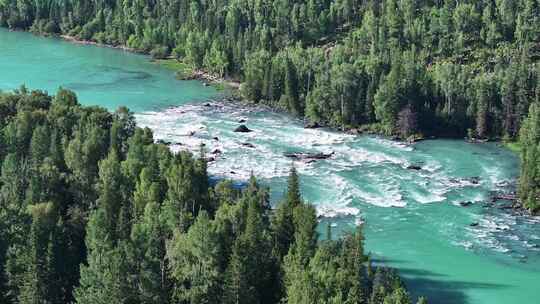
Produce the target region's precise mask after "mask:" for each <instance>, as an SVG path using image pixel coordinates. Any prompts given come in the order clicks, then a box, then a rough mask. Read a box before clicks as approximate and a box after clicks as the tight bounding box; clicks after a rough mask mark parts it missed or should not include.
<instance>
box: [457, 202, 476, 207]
mask: <svg viewBox="0 0 540 304" xmlns="http://www.w3.org/2000/svg"><path fill="white" fill-rule="evenodd" d="M472 204H473V203H472V202H460V203H459V205H460V206H461V207H469V206H471V205H472Z"/></svg>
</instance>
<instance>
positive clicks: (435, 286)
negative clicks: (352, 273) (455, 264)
mask: <svg viewBox="0 0 540 304" xmlns="http://www.w3.org/2000/svg"><path fill="white" fill-rule="evenodd" d="M371 261H372V262H373V264H374V265H385V266H390V267H395V268H397V270H398V271H399V274H400V275H401V277H402V278H403V280H404V281H405V284H406V285H407V289H408V290H409V292H410V293H411V296H412V298H413V299H414V301H413V303H416V301H417V299H418V298H419V297H421V296H425V297H427V298H428V302H429V303H436V304H474V303H471V302H470V299H469V298H468V296H467V294H466V291H467V290H470V289H503V288H508V287H510V285H504V284H490V283H480V282H467V281H452V280H448V279H447V278H446V277H447V276H446V275H445V274H441V273H436V272H433V271H429V270H425V269H417V268H407V267H403V266H400V265H403V263H406V262H407V261H404V260H399V259H386V258H380V257H377V258H373V259H371Z"/></svg>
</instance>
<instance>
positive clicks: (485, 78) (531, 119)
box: [0, 0, 540, 304]
mask: <svg viewBox="0 0 540 304" xmlns="http://www.w3.org/2000/svg"><path fill="white" fill-rule="evenodd" d="M0 26H2V27H7V28H10V29H16V30H28V31H32V32H34V33H38V34H46V35H49V34H50V35H63V36H69V37H72V38H74V39H79V40H84V41H95V42H98V43H102V44H107V45H113V46H125V47H128V48H130V49H133V50H135V51H140V52H144V53H148V54H151V55H152V56H153V57H155V58H169V57H172V58H175V59H177V60H179V61H180V62H182V63H184V64H187V65H189V66H190V67H192V68H193V69H200V70H204V71H207V72H209V73H212V74H213V75H215V76H217V77H223V78H228V79H233V80H237V81H239V82H241V83H242V85H241V86H240V93H241V95H242V97H243V98H245V99H246V100H249V101H251V102H254V103H260V104H265V105H269V106H271V107H273V108H275V109H279V110H282V111H286V112H289V113H291V114H292V115H294V116H296V117H298V118H301V119H303V120H304V121H305V123H306V124H307V125H311V126H316V125H325V126H331V127H334V128H340V129H342V130H351V129H354V130H356V132H362V131H374V132H378V133H383V134H385V135H393V136H397V137H399V138H401V139H407V138H412V139H414V138H419V137H423V136H443V137H461V138H463V137H467V138H469V139H475V140H479V141H482V140H484V139H498V140H504V141H516V142H518V143H519V144H520V147H521V151H520V154H521V160H522V163H521V177H520V181H519V187H518V188H519V189H518V194H519V199H520V202H521V204H522V205H523V206H524V207H525V208H526V209H528V210H531V211H533V212H537V211H539V210H540V65H539V64H538V62H539V60H540V1H539V0H479V1H474V0H464V1H452V0H400V1H398V0H230V1H229V0H204V1H203V0H190V1H187V0H167V1H165V0H147V1H142V0H116V1H115V0H34V1H32V0H0ZM0 168H1V174H0V302H1V303H6V304H15V303H21V304H30V303H32V304H34V303H47V304H49V303H50V304H56V303H79V304H94V303H97V304H111V303H125V304H136V303H156V304H158V303H201V304H202V303H235V304H240V303H246V304H248V303H249V304H251V303H261V304H264V303H302V304H303V303H306V304H307V303H365V304H405V303H412V299H411V297H410V296H409V293H408V291H407V290H406V288H405V286H404V284H403V283H402V281H401V279H400V278H399V275H398V274H397V272H396V271H395V270H393V269H389V268H385V267H382V266H380V265H377V264H375V263H372V261H371V260H370V257H369V254H368V253H367V252H365V251H364V247H363V244H364V238H363V233H362V228H361V227H359V228H358V229H357V231H355V232H354V233H350V234H346V235H344V236H342V237H337V236H333V237H332V230H331V228H330V227H328V231H327V232H326V234H325V235H319V233H318V231H319V230H320V229H319V230H318V229H317V224H318V221H317V216H316V212H315V209H314V207H313V206H311V205H310V204H309V203H307V202H305V201H304V200H303V199H302V195H301V193H300V190H299V178H298V175H297V174H296V170H295V169H294V167H293V168H291V172H290V176H289V179H288V186H287V189H286V193H285V195H284V198H283V199H282V201H281V202H280V203H278V204H277V206H271V205H270V201H269V189H266V188H265V187H263V186H261V185H260V184H259V183H258V182H257V180H256V178H255V177H252V178H251V179H250V180H249V182H248V183H247V184H246V185H244V186H243V187H238V186H237V185H235V184H234V183H233V182H231V181H227V180H223V181H219V182H217V183H213V182H210V179H209V176H208V173H207V161H206V156H205V151H204V147H201V151H200V154H199V155H196V156H194V155H191V154H190V153H188V152H180V153H178V154H174V153H172V152H171V151H170V150H169V148H168V147H167V146H166V145H163V144H156V143H154V138H153V135H152V131H151V130H150V129H142V128H138V127H137V126H136V124H135V119H134V117H133V113H131V112H130V111H129V110H128V109H127V108H120V109H118V110H117V111H116V112H113V113H111V112H108V111H107V110H106V109H103V108H100V107H83V106H81V105H80V104H79V103H78V101H77V97H76V95H75V94H74V93H73V92H71V91H68V90H63V89H61V90H60V91H58V93H57V94H56V95H55V96H50V95H48V94H47V93H45V92H42V91H29V90H28V89H26V88H25V87H22V88H20V89H19V90H16V91H14V92H11V93H0ZM418 303H426V299H424V298H420V299H419V300H418Z"/></svg>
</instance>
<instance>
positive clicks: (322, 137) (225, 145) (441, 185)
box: [0, 29, 540, 304]
mask: <svg viewBox="0 0 540 304" xmlns="http://www.w3.org/2000/svg"><path fill="white" fill-rule="evenodd" d="M21 84H25V85H26V86H27V87H29V88H40V89H45V90H48V91H49V92H50V93H54V92H56V90H57V89H58V87H60V86H62V87H65V88H69V89H72V90H74V91H76V92H77V94H78V96H79V99H80V102H81V103H82V104H85V105H100V106H104V107H106V108H108V109H111V110H114V109H115V108H116V107H118V106H120V105H126V106H128V107H129V108H130V109H132V110H133V111H134V112H136V117H137V121H138V123H139V125H141V126H148V127H150V128H152V129H153V130H154V134H155V137H156V138H158V139H164V140H167V141H170V142H173V143H174V144H175V145H172V146H171V148H172V149H177V150H179V149H196V147H198V146H199V145H200V144H201V143H204V144H206V147H207V150H208V153H210V154H211V153H212V152H214V151H215V150H220V152H222V153H221V154H216V155H215V156H214V157H215V158H216V159H217V160H216V161H215V162H212V163H211V164H210V166H209V171H210V174H211V175H212V176H215V177H219V178H223V177H225V178H231V179H233V180H236V181H238V182H242V181H244V180H246V179H247V178H248V177H249V175H250V173H251V172H253V173H254V174H255V175H256V176H258V177H260V179H261V181H262V182H263V183H264V184H265V185H268V186H270V187H271V189H272V195H271V197H272V200H273V201H277V200H279V198H280V196H281V195H282V193H283V191H284V188H285V180H286V175H287V172H288V170H289V167H290V165H291V160H290V159H288V158H286V157H285V156H284V155H283V154H284V153H290V152H310V153H319V152H322V153H334V154H333V155H332V157H331V158H330V159H328V160H319V161H317V162H312V163H307V162H296V163H295V166H296V167H297V168H298V170H299V172H300V175H301V178H302V190H303V194H304V197H305V199H306V200H307V201H309V202H311V203H313V204H315V205H316V206H317V210H318V213H319V215H320V216H321V222H322V225H321V231H324V230H325V229H324V227H325V226H326V224H327V223H330V224H331V225H332V227H334V228H333V231H334V235H338V234H339V233H340V232H341V231H344V230H350V229H353V228H354V227H355V225H357V224H359V223H361V222H365V233H366V239H367V240H366V247H367V249H368V250H369V251H370V252H371V254H372V258H373V260H375V261H377V262H383V263H385V264H387V265H390V266H395V267H398V268H399V269H400V272H401V274H402V275H403V276H404V278H405V280H406V283H407V285H408V287H409V289H410V290H411V291H412V292H413V295H415V296H417V295H427V296H428V297H429V299H430V300H431V301H430V303H468V304H499V303H500V304H508V303H539V302H540V298H539V296H540V293H539V292H538V286H537V285H538V282H540V219H538V218H533V217H522V216H514V215H512V214H509V213H508V212H506V211H502V210H499V209H497V208H493V207H490V206H488V205H487V202H489V198H490V194H491V192H492V191H508V190H510V189H511V188H512V187H513V185H514V184H515V180H516V178H517V176H518V174H519V160H518V158H517V157H516V155H514V154H513V153H512V152H510V151H508V150H506V149H504V148H502V147H500V146H498V145H497V144H495V143H488V144H468V143H465V142H464V141H462V140H429V141H424V142H420V143H418V144H416V145H414V147H408V146H405V145H401V144H399V143H396V142H393V141H390V140H387V139H384V138H380V137H374V136H359V137H357V136H351V135H345V134H342V133H337V132H332V131H329V130H321V129H317V130H307V129H304V128H302V125H301V123H300V122H299V121H297V120H295V119H293V118H291V117H289V116H287V115H283V114H277V113H272V112H269V111H267V110H264V109H255V108H244V107H239V106H233V105H230V104H222V103H219V102H215V101H212V98H215V97H218V96H219V92H218V91H216V90H215V89H214V88H212V87H205V86H203V85H202V84H201V83H199V82H197V81H178V80H175V79H174V75H173V72H172V71H170V70H167V69H165V68H162V67H160V66H158V65H156V64H153V63H151V62H149V61H148V58H147V57H145V56H142V55H137V54H132V53H126V52H123V51H119V50H114V49H110V48H104V47H96V46H86V45H77V44H72V43H68V42H64V41H61V40H58V39H51V38H42V37H36V36H33V35H31V34H28V33H20V32H8V31H7V30H3V29H0V89H1V90H12V89H16V88H18V87H19V86H20V85H21ZM216 99H217V98H216ZM240 120H245V121H246V124H247V125H248V127H249V128H251V129H253V130H254V132H251V133H234V132H233V130H234V128H236V127H237V126H238V125H239V121H240ZM216 137H217V140H216V139H215V138H216ZM246 143H249V144H250V145H246ZM410 165H419V166H420V167H422V169H421V170H411V169H408V168H407V167H408V166H410ZM468 201H470V202H472V203H473V204H472V205H471V206H469V207H462V206H460V204H459V203H460V202H468ZM471 223H478V225H477V226H475V227H471V226H470V224H471Z"/></svg>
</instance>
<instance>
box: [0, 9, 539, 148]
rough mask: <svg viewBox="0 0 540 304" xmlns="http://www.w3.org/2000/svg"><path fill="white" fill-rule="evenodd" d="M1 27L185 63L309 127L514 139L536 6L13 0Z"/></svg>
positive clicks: (532, 77) (534, 44) (522, 110)
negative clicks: (227, 79) (238, 85)
mask: <svg viewBox="0 0 540 304" xmlns="http://www.w3.org/2000/svg"><path fill="white" fill-rule="evenodd" d="M0 25H3V26H7V27H10V28H15V29H29V30H32V31H34V32H37V33H51V34H64V35H70V36H72V37H76V38H78V39H82V40H93V41H97V42H100V43H105V44H110V45H125V46H127V47H130V48H133V49H136V50H141V51H144V52H147V53H151V54H153V55H154V56H156V57H165V56H168V55H172V56H175V57H177V58H179V59H180V60H182V61H184V62H186V63H189V64H191V65H192V66H194V67H196V68H202V69H205V70H208V71H210V72H212V73H215V74H216V75H220V76H231V77H233V78H236V79H239V80H241V81H242V82H243V86H242V93H243V95H244V97H245V98H247V99H249V100H252V101H255V102H262V103H267V104H270V105H272V106H274V107H276V108H280V109H284V110H287V111H289V112H291V113H293V114H295V115H298V116H299V117H303V118H305V119H306V120H308V121H310V122H311V123H320V124H325V125H331V126H336V127H356V126H359V125H370V126H371V127H372V128H374V129H377V130H378V131H380V132H385V133H387V134H398V135H401V136H402V137H407V136H409V135H412V134H416V133H423V134H425V135H447V136H465V135H468V136H470V137H474V138H486V137H495V138H502V137H506V138H508V139H515V138H516V137H517V136H518V135H519V128H520V126H521V124H522V121H523V119H524V117H525V116H526V114H527V111H528V108H529V105H530V104H531V103H532V102H533V101H535V100H537V99H538V98H539V97H538V96H539V94H540V93H539V91H540V88H539V85H538V83H539V81H540V77H539V76H538V74H539V67H538V64H537V63H538V59H539V58H540V3H539V1H538V0H482V1H476V0H474V1H472V0H466V1H453V0H437V1H435V0H402V1H397V0H384V1H379V0H332V1H331V0H295V1H289V0H257V1H251V0H230V1H227V0H210V1H199V0H191V1H183V0H173V1H161V0H156V1H97V0H94V1H88V0H84V1H83V0H65V1H52V0H40V1H29V0H4V1H1V2H0Z"/></svg>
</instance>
